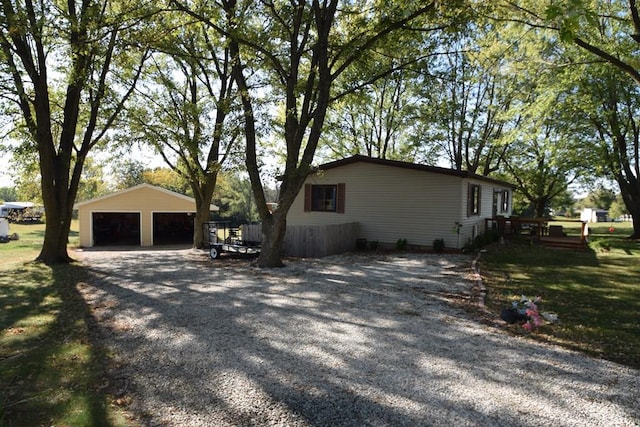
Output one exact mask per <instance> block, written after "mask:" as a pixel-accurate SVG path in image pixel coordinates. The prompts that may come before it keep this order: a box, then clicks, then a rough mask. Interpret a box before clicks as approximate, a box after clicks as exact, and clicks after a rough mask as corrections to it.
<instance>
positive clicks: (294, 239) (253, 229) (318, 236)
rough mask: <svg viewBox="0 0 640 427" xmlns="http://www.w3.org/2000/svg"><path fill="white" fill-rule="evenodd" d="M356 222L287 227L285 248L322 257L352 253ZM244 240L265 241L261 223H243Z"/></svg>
mask: <svg viewBox="0 0 640 427" xmlns="http://www.w3.org/2000/svg"><path fill="white" fill-rule="evenodd" d="M358 233H359V226H358V223H357V222H350V223H347V224H330V225H292V226H287V232H286V233H285V235H284V243H283V245H282V250H283V252H284V255H286V256H294V257H323V256H327V255H332V254H339V253H343V252H349V251H352V250H354V249H355V248H356V240H357V239H358V237H359V236H358ZM242 240H246V241H253V242H260V241H262V224H245V225H243V226H242Z"/></svg>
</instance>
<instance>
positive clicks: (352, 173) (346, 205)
mask: <svg viewBox="0 0 640 427" xmlns="http://www.w3.org/2000/svg"><path fill="white" fill-rule="evenodd" d="M513 188H514V186H513V185H512V184H509V183H507V182H504V181H499V180H495V179H491V178H487V177H485V176H480V175H476V174H471V173H468V172H462V171H456V170H453V169H446V168H440V167H434V166H426V165H420V164H415V163H407V162H401V161H394V160H384V159H377V158H371V157H366V156H361V155H355V156H353V157H349V158H345V159H342V160H338V161H334V162H331V163H326V164H324V165H321V166H319V167H318V171H317V172H316V173H313V174H311V175H309V177H308V178H307V180H306V182H305V185H304V187H303V189H302V190H301V191H300V193H299V194H298V196H297V197H296V199H295V201H294V203H293V205H292V206H291V209H290V210H289V212H288V214H287V227H290V226H291V227H295V226H309V225H314V226H315V225H331V224H346V223H358V224H359V226H358V235H359V240H360V242H362V241H363V240H364V239H366V240H367V241H368V242H376V243H377V244H378V245H379V246H380V247H391V248H393V247H396V245H397V243H398V241H399V240H400V241H402V240H404V239H406V244H407V247H414V248H424V249H432V248H433V245H434V241H435V240H436V239H442V240H443V241H444V244H445V249H461V248H463V247H464V245H465V244H466V243H467V242H468V241H470V240H471V239H473V238H475V237H476V236H477V235H479V234H481V233H483V232H484V231H485V227H486V221H485V219H486V218H491V217H493V216H497V215H501V216H505V217H507V216H510V215H511V207H512V206H511V202H512V194H513ZM369 244H371V243H369ZM354 245H355V243H354Z"/></svg>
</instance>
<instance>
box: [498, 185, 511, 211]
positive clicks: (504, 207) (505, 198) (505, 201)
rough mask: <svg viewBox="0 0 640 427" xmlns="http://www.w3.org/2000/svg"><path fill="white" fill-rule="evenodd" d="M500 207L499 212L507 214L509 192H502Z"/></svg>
mask: <svg viewBox="0 0 640 427" xmlns="http://www.w3.org/2000/svg"><path fill="white" fill-rule="evenodd" d="M500 200H501V203H502V206H501V207H500V211H501V212H509V190H502V197H501V198H500Z"/></svg>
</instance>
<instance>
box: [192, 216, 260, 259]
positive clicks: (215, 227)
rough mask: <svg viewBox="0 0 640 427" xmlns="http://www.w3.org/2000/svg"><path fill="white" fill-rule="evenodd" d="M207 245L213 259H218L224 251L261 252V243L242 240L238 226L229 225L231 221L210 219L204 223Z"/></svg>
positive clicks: (238, 252) (237, 252) (250, 253)
mask: <svg viewBox="0 0 640 427" xmlns="http://www.w3.org/2000/svg"><path fill="white" fill-rule="evenodd" d="M202 226H203V234H204V240H205V246H206V247H208V248H209V256H210V257H211V259H217V258H218V257H219V256H220V254H221V253H222V252H229V253H236V254H248V255H252V254H259V253H260V244H259V243H258V242H249V241H245V240H242V238H241V235H240V232H239V230H238V229H237V228H232V227H230V226H229V222H225V221H210V222H205V223H204V224H203V225H202Z"/></svg>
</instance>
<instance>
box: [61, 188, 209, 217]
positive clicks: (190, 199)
mask: <svg viewBox="0 0 640 427" xmlns="http://www.w3.org/2000/svg"><path fill="white" fill-rule="evenodd" d="M144 188H148V189H151V190H154V191H157V192H159V193H164V194H166V195H168V196H170V197H175V198H178V199H182V200H184V201H187V202H191V203H194V204H195V202H196V200H195V199H194V198H193V197H189V196H185V195H184V194H180V193H176V192H175V191H171V190H167V189H166V188H162V187H157V186H155V185H151V184H147V183H143V184H138V185H135V186H133V187H129V188H125V189H124V190H121V191H116V192H115V193H111V194H106V195H104V196H100V197H96V198H94V199H90V200H85V201H83V202H78V203H76V204H75V205H74V206H73V207H74V209H77V208H79V207H82V206H85V205H89V204H92V203H95V202H99V201H101V200H106V199H110V198H112V197H118V196H121V195H123V194H126V193H130V192H133V191H137V190H141V189H144ZM211 210H214V211H217V210H220V208H219V207H217V206H216V205H213V204H212V205H211Z"/></svg>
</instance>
